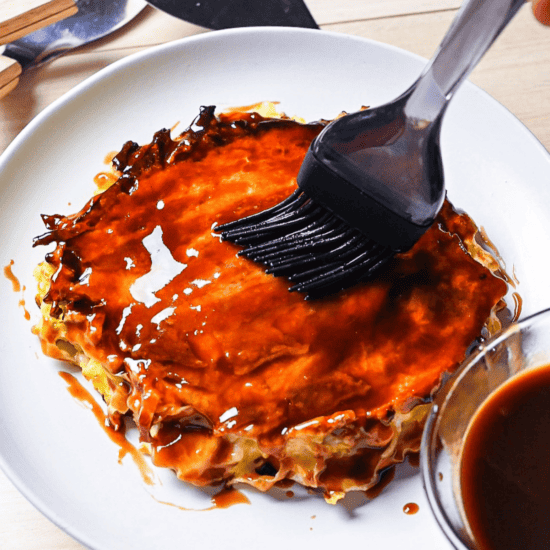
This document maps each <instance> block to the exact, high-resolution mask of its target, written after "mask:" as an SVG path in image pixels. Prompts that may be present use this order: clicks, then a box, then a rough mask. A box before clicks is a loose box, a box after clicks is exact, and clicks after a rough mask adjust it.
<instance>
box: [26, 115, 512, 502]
mask: <svg viewBox="0 0 550 550" xmlns="http://www.w3.org/2000/svg"><path fill="white" fill-rule="evenodd" d="M322 128H323V124H320V123H315V124H299V123H296V122H294V121H290V120H285V119H281V120H274V119H264V118H263V117H261V116H259V115H257V114H242V113H241V114H227V115H220V116H219V117H216V116H215V115H214V110H213V108H210V107H208V108H204V109H203V110H202V111H201V115H200V116H199V117H198V119H197V120H196V121H195V123H194V124H193V126H192V127H191V128H190V129H189V130H188V131H186V132H185V133H184V134H182V135H181V136H180V137H179V138H177V139H175V140H174V139H172V138H171V136H170V131H169V130H161V131H159V132H157V133H156V134H155V136H154V139H153V141H152V142H151V143H150V144H148V145H145V146H139V145H138V144H136V143H134V142H127V143H126V144H125V145H124V146H123V148H122V150H121V151H120V153H118V154H117V155H116V156H115V157H114V159H113V164H114V168H115V169H116V171H117V175H118V179H117V181H116V182H115V183H113V184H112V185H111V186H109V187H108V189H106V190H105V191H104V192H102V193H100V194H98V195H96V196H94V197H93V198H92V199H90V201H89V202H88V203H87V204H86V205H85V207H84V208H83V209H82V210H81V211H80V212H78V213H76V214H73V215H70V216H62V215H57V214H55V215H45V216H43V220H44V223H45V225H46V228H47V232H46V233H45V234H43V235H41V236H39V237H37V238H36V239H35V245H47V244H50V243H53V242H55V243H56V244H57V246H56V248H55V250H54V251H53V252H49V253H48V254H47V255H46V263H47V264H48V268H49V269H50V272H51V273H52V275H51V277H50V279H49V281H48V290H47V293H46V294H45V295H44V298H43V302H44V303H45V304H47V305H48V306H50V307H51V309H50V310H49V315H50V316H51V318H52V319H54V321H50V322H49V323H48V325H47V327H46V329H45V330H44V331H42V333H41V337H42V340H43V342H44V341H46V343H47V344H48V345H55V342H56V338H63V339H66V340H67V341H68V342H70V343H71V344H72V345H73V346H75V347H76V348H78V349H81V350H83V352H84V354H85V355H86V356H88V357H91V358H93V359H94V361H97V363H98V364H100V365H101V366H102V368H103V369H105V371H106V372H107V373H108V375H109V380H111V381H112V380H116V381H117V382H116V383H113V384H112V388H111V391H112V392H114V397H112V400H113V402H114V403H116V404H117V406H118V407H120V409H118V408H117V409H116V410H117V411H118V412H120V414H128V415H132V416H133V418H134V419H135V421H136V424H137V426H138V428H139V430H140V434H141V438H142V441H144V442H145V443H148V444H150V447H151V452H152V458H153V461H154V463H155V464H157V465H159V466H163V467H168V468H172V469H174V470H176V471H177V473H178V476H180V477H181V478H182V479H185V480H187V481H190V482H192V483H195V484H197V485H212V484H216V483H221V482H225V481H229V482H232V481H233V480H234V479H238V480H243V481H244V482H247V483H256V482H257V483H258V486H260V484H261V487H262V490H265V488H266V487H268V486H269V484H270V483H275V482H279V481H281V480H282V479H294V477H291V476H295V470H296V471H297V466H296V464H297V463H298V462H300V461H302V462H303V464H302V462H300V471H301V472H303V474H300V475H302V476H303V477H302V482H303V484H304V485H307V484H309V486H314V487H323V488H324V489H325V492H326V494H329V495H333V494H335V493H338V494H339V493H341V492H342V490H343V487H344V486H345V487H346V490H347V488H348V487H351V486H359V487H364V488H365V490H370V489H372V487H373V486H374V485H376V484H379V485H380V487H381V486H383V483H385V482H386V481H389V479H391V467H392V465H393V464H394V463H395V462H396V461H397V460H398V459H399V460H402V459H403V458H404V456H405V455H406V454H408V453H411V452H415V451H418V446H419V434H420V433H421V429H422V416H421V415H420V414H419V415H418V417H415V415H414V414H412V409H413V408H415V407H416V405H419V404H422V403H424V400H428V399H429V397H430V395H431V392H432V391H433V390H434V388H437V387H438V385H439V383H440V379H441V376H442V373H443V372H445V371H449V370H453V369H454V368H456V366H457V365H458V364H460V362H461V361H462V360H463V359H464V354H465V351H466V350H467V349H468V347H469V346H470V344H471V343H472V341H473V340H474V339H476V338H477V337H479V336H480V334H481V332H482V330H483V327H484V326H486V322H487V320H488V318H489V317H490V315H491V313H492V312H493V311H494V308H495V307H496V308H497V309H498V307H499V304H500V303H501V298H502V297H503V296H504V295H505V294H506V292H507V284H506V283H505V281H504V280H502V279H501V278H500V277H498V276H495V275H494V274H493V273H492V272H491V270H490V269H488V267H486V266H485V265H483V264H482V263H480V262H477V261H476V260H475V259H474V258H472V257H471V256H470V255H469V254H468V253H467V251H466V248H467V247H468V242H471V241H472V239H473V237H474V235H475V234H476V228H475V226H474V224H473V223H472V222H471V220H470V219H469V218H468V217H467V216H466V215H461V214H459V213H457V212H456V211H455V210H454V209H453V208H452V206H451V205H450V203H448V202H446V203H445V205H444V207H443V209H442V211H441V213H440V215H439V216H438V219H437V221H436V223H434V225H433V226H432V227H431V228H430V229H429V230H428V231H427V232H426V233H425V234H424V235H423V236H422V238H421V239H420V240H419V241H418V243H417V244H416V245H415V246H414V247H413V248H412V249H411V250H410V251H408V252H407V253H404V254H401V255H399V256H398V257H396V258H395V259H394V261H392V263H391V265H390V266H388V269H387V270H386V271H385V273H384V274H383V275H381V276H380V277H378V278H377V279H376V280H373V281H370V282H369V283H367V284H361V285H357V286H355V287H354V288H352V289H349V290H346V291H344V292H342V293H340V294H338V295H336V296H330V297H327V298H326V299H321V300H312V301H308V302H306V301H304V297H303V296H302V295H299V294H298V293H290V292H289V291H288V287H289V286H291V283H289V282H288V281H287V280H286V279H284V278H274V277H272V276H269V275H266V273H265V271H264V268H262V267H260V266H258V265H257V264H255V263H253V262H251V261H248V260H246V258H243V257H241V256H237V255H236V254H237V252H238V250H239V248H238V247H237V246H234V245H231V244H228V243H222V242H220V240H219V238H218V236H217V235H216V234H214V231H213V226H215V224H220V225H221V224H223V223H226V222H229V221H232V220H235V219H240V218H242V217H244V216H247V215H250V214H253V213H254V212H259V211H262V210H264V209H266V208H268V207H271V206H273V205H275V204H278V203H279V202H281V201H282V200H283V199H285V198H286V197H288V196H289V195H290V194H291V193H292V192H293V191H294V190H295V188H296V174H297V173H298V171H299V169H300V166H301V164H302V161H303V158H304V156H305V154H306V152H307V150H308V148H309V146H310V143H311V141H312V140H313V138H314V137H315V136H316V135H318V133H319V132H320V131H321V130H322ZM100 179H101V180H102V181H100V183H102V182H103V180H107V179H108V177H107V176H103V175H102V176H101V178H100ZM57 320H59V321H60V323H59V324H57ZM61 321H62V331H63V332H62V333H59V332H58V331H59V330H61V329H59V326H61V325H60V324H61ZM56 327H57V328H56ZM396 327H398V328H396ZM110 405H111V403H110ZM111 408H112V407H111ZM422 410H423V409H422ZM409 413H411V414H410V415H409ZM396 414H397V415H398V418H400V419H401V418H403V416H404V415H405V414H407V415H409V416H410V418H408V419H407V423H406V425H405V427H403V426H404V424H403V423H402V422H401V420H399V426H398V425H397V424H392V418H394V415H396ZM399 415H401V416H399ZM397 434H398V435H397ZM324 436H327V437H328V438H329V440H330V438H332V437H334V438H336V439H337V441H340V442H341V443H342V445H343V446H344V447H345V449H344V450H343V451H342V453H343V456H342V455H341V451H340V450H338V451H337V450H335V449H336V446H334V447H333V446H331V445H327V446H326V449H325V450H324V451H323V453H321V454H319V456H318V459H316V460H318V461H319V463H318V464H316V465H313V466H312V465H311V464H310V463H307V467H306V462H307V460H306V459H305V458H304V456H308V457H309V456H310V454H311V453H313V451H311V448H312V447H311V446H312V445H313V442H314V441H317V440H321V439H322V437H324ZM397 437H401V439H400V440H399V445H400V446H401V447H399V449H398V448H397V446H396V447H392V445H394V444H395V442H396V440H397ZM235 442H238V443H239V445H241V447H236V443H235ZM315 444H316V443H315ZM304 449H305V450H304ZM388 449H389V452H388ZM239 453H240V454H239ZM308 453H310V454H308ZM392 453H393V454H392ZM241 455H243V456H244V457H245V458H246V461H245V460H244V459H243V460H241V461H240V462H239V464H238V465H239V467H240V466H242V468H241V469H236V467H234V462H235V458H234V457H235V456H241ZM321 455H322V456H321ZM390 455H391V457H390ZM393 455H395V456H396V457H397V456H398V457H399V458H398V459H397V458H396V459H395V460H394V458H393ZM250 457H253V458H254V460H249V459H250ZM388 457H390V458H388ZM256 459H258V462H255V460H256ZM245 463H246V464H245ZM245 466H246V470H243V468H245ZM235 472H237V473H235ZM307 476H309V477H307ZM314 476H316V477H315V478H314ZM306 477H307V479H306ZM306 482H307V483H306ZM381 484H382V485H381ZM220 498H221V497H220ZM331 498H332V497H331ZM335 498H336V497H335ZM338 498H340V497H338Z"/></svg>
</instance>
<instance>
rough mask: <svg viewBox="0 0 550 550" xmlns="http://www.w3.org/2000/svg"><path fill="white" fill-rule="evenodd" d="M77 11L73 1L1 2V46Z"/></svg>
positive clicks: (21, 0) (8, 0) (27, 0)
mask: <svg viewBox="0 0 550 550" xmlns="http://www.w3.org/2000/svg"><path fill="white" fill-rule="evenodd" d="M77 11H78V8H77V7H76V4H75V3H74V1H73V0H16V1H13V0H1V1H0V44H7V43H8V42H13V41H14V40H17V39H18V38H21V37H22V36H26V35H27V34H30V33H31V32H34V31H36V30H38V29H41V28H42V27H47V26H48V25H51V24H52V23H55V22H56V21H60V20H61V19H65V18H66V17H69V16H71V15H74V14H75V13H77Z"/></svg>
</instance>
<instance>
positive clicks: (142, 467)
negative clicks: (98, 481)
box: [59, 371, 153, 485]
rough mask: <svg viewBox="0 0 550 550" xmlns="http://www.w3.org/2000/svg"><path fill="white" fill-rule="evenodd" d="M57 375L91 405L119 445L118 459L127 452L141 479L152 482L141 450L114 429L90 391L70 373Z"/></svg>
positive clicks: (71, 391) (110, 435)
mask: <svg viewBox="0 0 550 550" xmlns="http://www.w3.org/2000/svg"><path fill="white" fill-rule="evenodd" d="M59 376H61V378H63V380H64V381H65V382H66V383H67V385H68V387H69V388H68V389H69V393H70V394H71V395H72V396H73V397H74V398H75V399H77V400H78V401H80V402H81V403H84V404H87V405H89V406H90V407H91V410H92V413H93V414H94V416H95V417H96V419H97V421H98V423H99V425H100V426H101V427H102V428H103V430H104V431H105V433H106V434H107V435H108V436H109V438H110V439H111V441H112V442H113V443H116V444H117V445H118V446H119V447H120V450H119V453H118V460H119V462H121V461H122V459H123V458H124V457H125V456H126V455H127V454H129V455H130V456H131V457H132V459H133V461H134V462H135V464H136V466H137V467H138V469H139V472H140V474H141V477H142V478H143V481H144V482H145V483H146V484H147V485H152V484H153V473H152V472H151V470H150V468H149V466H148V465H147V463H146V462H145V459H144V458H143V455H142V454H141V452H140V451H139V450H138V449H136V448H135V447H134V446H133V445H132V444H131V443H130V442H129V441H128V440H127V439H126V436H125V434H124V430H123V429H119V430H115V428H114V427H113V425H112V424H111V423H110V422H109V420H108V418H107V417H106V415H105V413H104V412H103V410H102V409H101V407H100V406H99V405H98V403H97V401H96V400H95V399H94V398H93V397H92V396H91V394H90V392H88V390H86V389H85V388H84V387H83V386H82V384H81V383H80V382H79V381H78V380H77V379H76V378H75V377H74V376H73V375H72V374H70V373H68V372H64V371H60V372H59Z"/></svg>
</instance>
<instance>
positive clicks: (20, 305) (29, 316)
mask: <svg viewBox="0 0 550 550" xmlns="http://www.w3.org/2000/svg"><path fill="white" fill-rule="evenodd" d="M18 305H19V307H22V308H23V312H24V315H25V319H26V320H27V321H30V320H31V314H30V313H29V312H28V311H27V308H26V307H25V300H23V299H21V300H19V304H18Z"/></svg>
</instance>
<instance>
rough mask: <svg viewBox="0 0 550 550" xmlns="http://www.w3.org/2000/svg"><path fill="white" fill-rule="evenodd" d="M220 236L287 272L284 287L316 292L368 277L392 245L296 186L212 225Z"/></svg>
mask: <svg viewBox="0 0 550 550" xmlns="http://www.w3.org/2000/svg"><path fill="white" fill-rule="evenodd" d="M215 230H216V232H218V233H220V234H221V237H222V240H226V241H230V242H232V243H235V244H238V245H241V246H244V247H245V248H244V249H243V250H241V251H240V252H239V255H240V256H244V257H246V258H248V259H250V260H253V261H255V262H258V263H262V264H264V265H265V266H267V270H266V272H267V273H270V274H272V275H274V276H276V277H280V276H282V277H287V278H288V279H289V280H290V281H291V282H293V283H294V285H293V286H292V287H290V289H289V290H290V291H291V292H292V291H298V292H303V293H305V294H306V299H312V298H321V297H324V296H327V295H330V294H334V293H336V292H339V291H341V290H343V289H345V288H348V287H350V286H353V285H355V284H357V283H358V282H359V281H363V280H366V279H369V278H371V277H372V276H374V275H375V274H376V273H378V272H379V271H380V269H381V268H382V267H383V266H385V265H386V263H387V262H388V261H389V260H390V259H391V258H392V257H393V255H394V253H395V252H394V251H393V250H392V248H391V247H389V246H383V245H380V244H378V243H376V242H375V241H373V240H371V239H368V238H367V237H366V236H365V235H364V234H363V233H362V232H361V231H359V230H358V229H355V228H353V227H350V226H349V225H348V224H347V223H346V222H344V221H342V220H341V219H340V218H339V217H337V216H336V215H334V214H333V213H331V212H330V211H328V210H327V209H326V208H324V207H323V206H321V205H319V204H317V203H316V202H315V201H314V200H312V199H310V198H309V197H308V196H307V195H306V194H305V193H304V192H303V191H301V190H300V189H298V190H296V191H295V192H294V193H293V194H292V195H291V196H290V197H289V198H288V199H286V200H285V201H283V202H282V203H280V204H278V205H277V206H275V207H273V208H271V209H269V210H265V211H264V212H260V213H259V214H255V215H253V216H249V217H247V218H243V219H241V220H237V221H235V222H231V223H228V224H225V225H222V226H219V227H217V228H215Z"/></svg>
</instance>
